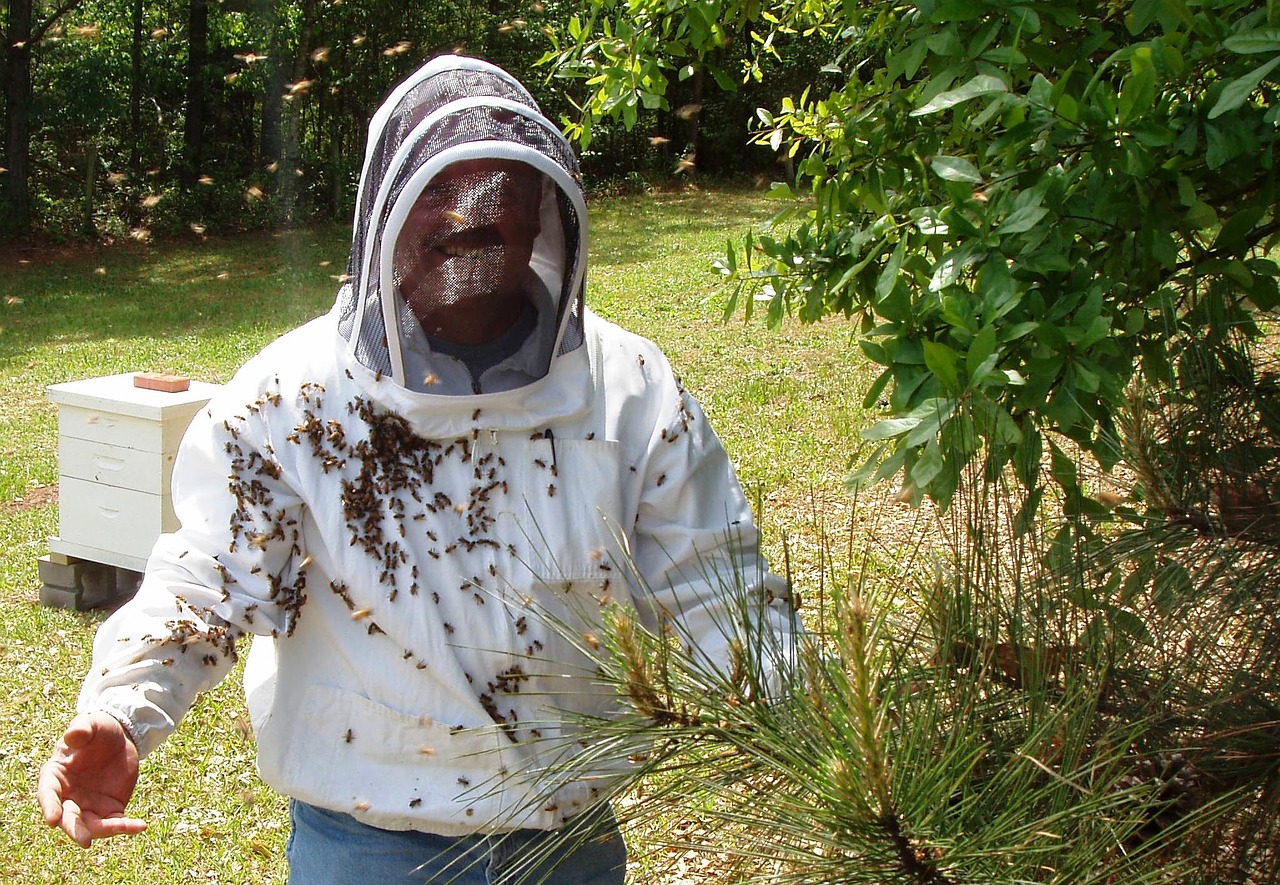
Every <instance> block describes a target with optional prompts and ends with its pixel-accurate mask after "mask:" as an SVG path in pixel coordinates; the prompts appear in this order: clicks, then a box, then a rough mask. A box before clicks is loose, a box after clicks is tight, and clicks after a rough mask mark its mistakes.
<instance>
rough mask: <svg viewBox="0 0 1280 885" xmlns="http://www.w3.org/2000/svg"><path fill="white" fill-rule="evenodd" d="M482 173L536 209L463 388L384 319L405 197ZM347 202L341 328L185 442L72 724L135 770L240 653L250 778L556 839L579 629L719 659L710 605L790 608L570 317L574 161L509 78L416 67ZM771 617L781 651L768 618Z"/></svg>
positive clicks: (723, 494)
mask: <svg viewBox="0 0 1280 885" xmlns="http://www.w3.org/2000/svg"><path fill="white" fill-rule="evenodd" d="M480 157H497V158H505V159H516V160H519V161H520V162H523V163H526V164H528V165H529V166H532V167H534V168H535V169H537V170H538V172H540V173H541V174H542V176H543V181H544V186H543V189H542V195H543V199H542V209H541V211H542V213H543V219H542V223H541V225H540V233H539V242H538V244H537V245H536V247H535V249H534V254H533V256H532V258H531V259H530V268H529V272H530V273H531V274H533V275H535V276H536V277H537V280H538V282H540V284H541V285H540V286H539V285H537V284H534V285H533V288H534V289H536V290H537V291H538V293H539V294H538V296H537V297H536V298H534V300H535V301H537V305H536V310H537V314H538V316H537V321H536V323H535V327H534V331H533V332H531V333H530V336H529V341H527V342H526V347H524V348H522V349H521V351H520V352H518V353H516V354H514V355H513V356H511V357H510V359H508V360H506V361H505V363H504V364H503V365H500V366H496V367H494V368H492V369H490V370H489V372H490V373H493V378H494V379H497V380H495V381H493V382H492V384H490V380H489V379H488V373H486V379H483V380H482V383H481V384H480V387H481V392H480V393H474V392H473V391H474V389H475V386H476V383H475V382H476V379H471V378H469V377H467V373H466V370H465V367H462V366H461V365H460V364H455V363H454V362H451V360H452V358H451V357H448V356H446V355H444V354H440V353H436V352H434V351H433V350H432V348H431V347H430V345H429V343H424V341H423V339H422V337H421V329H419V328H417V326H416V324H415V323H414V322H413V321H412V314H409V316H405V313H406V311H405V310H404V309H403V302H402V300H401V299H400V298H399V297H398V296H397V294H396V285H397V280H396V275H395V270H394V267H393V261H392V260H391V255H392V252H393V246H394V242H395V240H396V238H397V237H398V236H399V234H400V229H399V227H398V226H399V225H400V224H401V223H402V222H403V221H404V219H405V218H406V216H407V215H408V209H409V207H410V206H411V205H412V204H413V202H414V200H415V199H416V198H417V195H418V194H419V193H420V192H421V191H422V189H423V187H424V186H425V185H426V184H427V183H428V182H430V181H431V180H432V178H433V177H434V176H435V175H437V174H438V173H439V170H441V169H443V168H445V167H446V166H448V165H449V164H450V163H453V162H456V161H458V160H461V159H474V158H480ZM358 206H359V208H358V211H357V221H356V224H355V232H354V237H353V245H352V254H351V264H350V281H349V282H348V283H347V284H345V285H344V286H343V287H342V289H341V291H340V292H339V295H338V299H337V303H336V304H335V307H334V309H333V310H332V311H331V312H330V313H329V314H328V315H326V316H324V317H321V318H319V319H317V320H314V321H312V322H311V323H308V324H307V325H305V326H303V327H301V328H299V329H297V330H294V331H293V332H291V333H289V334H287V335H285V336H283V337H282V338H280V339H279V340H277V341H275V342H274V343H272V344H271V345H269V346H268V347H267V348H266V349H264V350H263V351H262V352H261V353H260V354H258V355H257V356H256V357H254V358H253V359H252V360H250V361H249V362H248V363H247V364H246V365H245V366H244V367H243V368H242V369H241V370H240V371H239V372H238V373H237V374H236V376H235V377H234V378H233V379H232V380H231V382H230V383H228V384H227V385H226V387H225V388H224V389H223V390H222V392H221V393H220V394H219V395H218V396H217V397H216V399H215V400H214V401H212V402H211V403H210V404H209V406H208V408H207V409H205V410H203V411H202V412H201V413H200V414H199V416H198V417H197V418H196V420H195V421H194V422H193V424H192V426H191V427H190V429H189V430H188V432H187V435H186V437H185V438H184V441H183V444H182V447H181V450H180V452H179V456H178V460H177V464H176V466H175V469H174V475H173V484H172V487H173V497H174V503H175V508H176V511H177V513H178V516H179V517H180V519H181V522H182V528H181V529H180V530H179V531H178V532H176V533H174V534H172V535H166V536H163V537H162V538H161V539H160V540H159V542H158V543H157V545H156V547H155V550H154V552H153V554H152V557H151V560H150V562H149V563H148V567H147V574H146V577H145V579H144V581H143V584H142V587H141V588H140V590H139V592H138V594H137V595H136V597H135V598H134V599H133V600H131V601H130V602H129V603H128V604H126V605H125V606H124V607H123V608H121V609H120V610H119V611H118V612H116V613H115V614H114V615H112V617H111V618H110V619H109V620H108V621H106V622H105V623H104V624H103V626H102V627H101V628H100V630H99V632H98V635H97V638H96V640H95V645H94V659H93V664H92V667H91V669H90V672H89V674H88V676H87V678H86V681H85V684H84V687H83V690H82V693H81V697H80V703H79V706H80V709H81V710H82V711H88V710H105V711H107V712H109V713H111V714H112V715H114V716H116V717H117V718H119V719H120V720H121V721H122V722H124V723H125V724H126V727H127V728H128V729H129V730H130V733H131V736H132V737H133V738H134V740H135V742H136V743H137V744H138V746H139V749H140V751H141V752H142V753H143V754H144V755H145V754H146V753H148V752H150V751H151V750H152V749H154V748H155V747H156V746H157V745H158V744H159V743H160V742H161V741H162V740H163V739H164V738H165V737H166V736H167V735H168V734H170V733H171V732H172V731H173V729H174V727H175V726H176V724H177V722H178V721H179V719H181V717H182V716H183V714H184V713H185V712H186V710H188V709H189V707H190V706H191V704H192V703H194V702H195V700H196V697H197V695H198V694H199V693H200V692H201V691H204V690H206V689H208V688H210V687H211V686H212V685H214V684H215V683H216V682H217V681H218V680H219V679H221V678H222V677H223V676H225V675H226V674H227V672H228V671H229V670H230V669H231V666H232V664H233V662H234V660H235V654H236V647H237V641H238V640H240V639H241V638H242V637H243V636H245V635H246V634H252V635H253V637H254V638H253V641H252V651H251V653H250V659H249V661H248V664H247V666H246V673H245V682H246V690H247V696H248V701H249V707H250V714H251V718H252V720H253V723H254V728H255V732H256V736H257V742H258V753H259V769H260V772H261V774H262V777H263V779H264V780H265V781H266V782H267V783H268V784H270V785H271V786H272V787H274V788H275V789H277V790H279V791H280V792H281V793H283V794H285V795H288V796H291V797H294V798H297V799H299V800H302V801H305V802H308V803H312V804H315V805H319V806H322V807H325V808H329V809H332V810H336V811H340V812H345V813H348V814H351V815H353V816H355V817H356V818H357V819H359V820H362V821H364V822H366V823H369V824H372V825H375V826H379V827H383V828H386V829H417V830H423V831H427V832H434V833H440V834H444V835H460V834H465V833H472V832H479V831H501V830H507V829H514V828H517V827H533V828H540V829H550V828H554V827H557V826H559V825H560V824H561V823H563V822H564V820H566V819H567V818H568V817H570V816H572V815H574V814H575V813H578V812H579V811H581V810H582V809H583V808H585V807H586V806H587V805H589V804H590V803H591V802H592V801H593V800H594V798H595V797H596V796H597V795H598V793H599V792H600V791H601V790H602V789H603V785H602V784H601V783H599V782H591V781H574V780H571V779H567V778H565V777H562V776H560V775H558V774H556V773H555V771H554V769H555V767H556V765H557V763H559V762H563V760H564V758H565V757H566V754H571V753H576V752H579V751H580V750H581V748H582V747H584V746H587V745H588V742H589V741H588V738H589V735H585V734H582V733H580V732H579V730H578V729H579V726H578V724H577V720H576V718H575V713H588V714H608V713H609V712H610V711H611V710H614V709H617V707H618V704H619V703H620V701H619V699H618V698H617V697H616V695H614V694H612V693H610V692H609V691H607V690H606V689H604V688H602V687H601V686H599V685H598V684H596V683H595V682H594V680H593V676H594V673H595V666H594V664H593V661H592V658H591V646H592V644H593V643H591V642H590V641H589V640H588V639H586V638H581V636H582V634H585V633H588V632H589V631H590V630H591V625H592V624H594V623H596V622H598V620H599V618H600V613H601V611H602V610H603V609H605V608H607V607H612V606H623V607H625V608H634V611H635V614H636V616H637V617H638V618H640V619H641V621H642V622H644V623H646V624H648V625H650V626H654V625H655V624H656V623H657V620H658V618H659V616H660V614H661V616H667V615H670V616H674V617H675V618H677V619H678V620H679V621H680V622H681V629H682V630H683V631H685V632H686V634H687V635H689V636H691V637H693V638H694V639H695V641H696V643H697V645H698V647H699V648H700V650H701V652H702V653H704V654H706V655H707V656H708V657H710V658H711V659H718V660H724V659H726V658H727V655H728V651H727V644H728V642H727V639H726V637H725V633H724V625H725V624H727V623H729V622H730V621H732V620H733V619H734V617H735V614H734V612H735V603H734V602H733V601H732V600H731V599H730V598H729V596H728V594H727V593H726V591H725V586H726V585H727V584H733V583H735V580H745V582H746V583H747V584H748V585H749V586H754V587H755V588H756V589H757V590H758V591H759V593H760V595H761V597H762V598H765V597H767V598H771V599H772V598H773V597H775V596H776V597H777V599H778V600H783V599H785V596H786V593H785V587H784V586H783V584H782V582H781V581H780V580H779V579H778V578H777V577H775V576H773V575H771V574H770V573H769V572H768V568H767V565H766V563H765V562H764V561H763V560H762V559H761V558H760V556H759V554H758V552H757V536H756V530H755V528H754V525H753V523H752V519H751V514H750V510H749V507H748V506H747V503H746V501H745V499H744V496H743V494H742V491H741V489H740V487H739V484H738V482H737V480H736V478H735V476H734V471H733V468H732V465H731V464H730V462H729V460H728V458H727V456H726V454H725V452H724V450H723V448H722V447H721V445H720V442H719V441H718V439H717V438H716V436H715V434H714V433H713V431H712V430H711V428H710V427H709V426H708V424H707V422H706V420H705V418H704V416H703V413H702V411H701V410H700V408H699V407H698V404H697V403H696V402H695V401H694V399H693V398H692V397H691V396H690V395H689V393H688V392H687V391H685V390H684V389H683V388H682V387H681V385H680V383H679V382H678V380H677V379H676V377H675V375H674V374H673V372H672V369H671V367H670V366H669V364H668V363H667V361H666V359H665V358H664V357H663V355H662V354H661V353H660V352H659V351H658V349H657V348H656V347H655V346H654V345H653V344H652V343H650V342H649V341H646V340H644V339H642V338H640V337H638V336H635V335H632V334H630V333H628V332H625V331H623V330H622V329H620V328H618V327H617V326H614V325H612V324H610V323H608V322H605V321H603V320H602V319H600V318H599V317H597V316H595V315H594V314H592V313H591V312H590V311H589V310H587V309H586V308H585V307H584V305H583V301H582V294H583V270H584V267H583V265H584V258H585V247H586V233H587V225H586V215H585V209H584V203H583V198H582V193H581V189H580V187H579V184H578V173H577V167H576V164H575V161H574V159H573V156H572V153H571V152H570V150H569V148H568V146H567V145H566V144H565V143H564V141H563V139H562V138H561V137H560V136H559V134H558V133H557V132H556V130H555V129H554V128H553V127H552V126H551V124H550V123H549V122H548V121H546V120H545V119H544V118H543V117H542V116H541V115H540V114H539V113H538V111H537V108H536V105H534V103H533V101H532V99H531V98H529V96H528V94H527V93H526V92H525V91H524V90H523V88H522V87H521V86H520V85H519V84H518V83H516V82H515V81H514V80H512V79H511V78H510V77H509V76H508V75H507V74H505V73H504V72H502V71H500V70H499V69H497V68H494V67H492V66H490V65H487V64H485V63H483V62H479V61H476V60H472V59H464V58H458V57H447V58H441V59H436V60H434V61H432V62H430V63H429V64H427V65H426V66H425V67H424V68H423V69H421V70H420V71H419V72H418V73H417V74H416V75H415V76H414V77H412V78H411V79H410V80H409V81H407V82H406V83H405V84H404V85H402V86H401V87H399V88H398V89H397V90H396V91H395V92H394V93H393V94H392V95H391V96H390V97H389V98H388V100H387V102H386V103H385V105H384V106H383V107H382V108H380V109H379V111H378V112H377V114H376V115H375V117H374V119H373V122H372V124H371V127H370V138H369V147H368V156H367V158H366V162H365V170H364V175H363V178H362V182H361V189H360V196H359V204H358ZM532 297H533V296H531V298H532ZM548 329H550V330H551V331H548ZM388 330H391V331H390V332H388ZM429 376H432V377H431V382H432V383H423V382H424V381H425V379H426V378H428V377H429ZM450 379H453V380H450ZM455 382H456V383H455ZM490 387H491V388H492V389H491V390H490ZM632 563H633V564H634V573H633V572H632V568H631V565H630V564H632ZM636 576H639V577H638V578H637V577H636ZM734 576H737V578H736V579H735V577H734ZM762 612H763V613H764V614H763V615H762V617H764V618H765V619H766V620H767V621H768V622H769V624H768V626H769V628H770V629H774V630H777V631H779V632H780V633H783V634H785V633H788V632H790V631H791V630H792V629H794V618H793V615H792V613H791V612H790V611H789V609H787V608H785V605H784V603H783V602H781V601H778V602H774V603H772V604H771V605H770V606H768V607H762ZM555 624H559V625H560V628H559V629H556V628H555V627H554V626H553V625H555ZM579 631H581V632H579Z"/></svg>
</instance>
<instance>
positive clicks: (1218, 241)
mask: <svg viewBox="0 0 1280 885" xmlns="http://www.w3.org/2000/svg"><path fill="white" fill-rule="evenodd" d="M1265 214H1266V209H1265V208H1264V207H1262V206H1250V207H1249V208H1247V209H1243V210H1241V211H1240V212H1237V213H1236V214H1235V215H1232V216H1231V217H1230V218H1228V219H1227V220H1226V221H1225V222H1223V225H1222V229H1221V230H1219V231H1218V236H1216V237H1215V238H1214V240H1213V248H1214V249H1215V250H1216V251H1219V252H1222V251H1227V252H1241V251H1243V250H1244V249H1245V247H1246V246H1248V245H1249V242H1248V240H1247V238H1246V237H1247V235H1248V234H1249V233H1250V232H1251V231H1252V230H1253V228H1254V227H1255V226H1256V225H1257V223H1258V222H1259V221H1261V220H1262V217H1263V215H1265Z"/></svg>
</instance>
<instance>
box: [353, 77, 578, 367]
mask: <svg viewBox="0 0 1280 885" xmlns="http://www.w3.org/2000/svg"><path fill="white" fill-rule="evenodd" d="M415 77H416V78H417V80H416V82H414V81H413V80H412V79H411V81H409V83H408V85H406V86H405V87H402V88H401V89H399V90H397V92H396V93H393V95H392V97H391V99H389V103H388V104H387V105H384V107H383V108H382V109H380V111H379V113H378V114H376V115H375V117H374V123H373V124H372V127H371V130H372V129H373V128H374V127H376V128H377V131H371V132H370V137H369V142H368V144H369V147H368V154H367V156H366V160H365V171H364V175H363V177H362V180H361V185H360V194H359V197H358V201H357V207H356V215H355V223H354V226H353V237H352V248H351V255H350V260H349V263H348V282H347V283H345V284H344V285H343V287H342V289H341V290H340V291H339V294H338V328H339V332H340V334H341V335H342V337H343V338H344V339H346V340H347V341H348V342H349V343H350V344H351V345H352V351H353V353H354V354H355V357H356V359H357V360H359V361H360V362H361V363H362V364H363V365H365V366H367V367H368V368H370V369H371V370H374V371H378V372H382V373H384V374H394V370H393V369H394V367H393V365H392V364H393V359H392V356H391V353H390V350H389V347H388V337H387V336H388V334H389V333H390V334H392V335H397V336H401V337H402V338H403V336H407V335H409V334H411V333H412V332H413V330H414V328H415V327H416V326H417V325H418V323H417V319H416V317H415V314H414V312H413V311H412V310H411V308H410V303H409V301H408V300H407V299H408V298H409V297H410V296H411V295H413V294H414V293H415V292H416V295H417V297H419V298H422V299H427V300H432V299H434V301H435V302H437V303H439V304H448V303H451V302H454V301H456V300H457V299H458V298H460V297H461V294H460V293H464V292H467V291H472V290H476V289H485V290H488V289H494V288H499V289H500V288H502V287H503V286H508V287H509V286H510V285H512V284H514V283H515V282H517V281H519V282H522V284H524V285H531V286H536V287H538V288H540V289H543V290H545V294H546V296H549V298H544V299H543V300H544V301H546V302H547V304H546V305H545V306H542V307H540V309H542V310H550V311H553V312H554V317H553V318H552V319H551V320H550V321H549V322H548V321H547V318H544V319H543V322H542V327H543V328H550V329H551V330H552V333H553V334H552V335H551V336H550V337H548V338H547V340H546V342H545V346H542V345H539V348H538V352H537V354H536V356H537V360H536V363H537V364H536V365H534V366H532V368H531V372H530V374H531V378H532V379H536V378H537V377H541V376H542V375H545V374H546V372H547V371H548V370H549V368H550V363H551V360H552V359H554V357H555V356H556V355H557V354H563V353H567V352H569V351H571V350H573V349H575V348H576V347H578V346H580V345H581V344H582V341H583V334H582V315H583V306H582V297H583V294H582V284H581V274H580V273H579V262H580V261H581V260H582V230H581V224H580V220H579V217H578V210H577V209H576V208H575V205H577V206H580V205H581V197H580V193H579V194H576V195H575V196H576V197H577V199H576V200H575V199H572V198H571V197H570V196H569V194H567V193H565V191H564V190H563V188H562V187H561V186H560V185H559V184H557V180H558V181H566V180H567V181H568V182H572V183H573V184H574V185H575V186H576V185H577V184H578V183H579V182H580V180H581V176H580V174H579V171H578V166H577V161H576V159H575V158H574V156H573V153H572V151H571V149H570V148H569V146H568V144H567V143H566V142H565V140H564V139H563V138H562V137H561V136H560V134H559V132H558V131H557V130H556V129H555V128H554V126H552V125H551V124H550V123H549V122H548V121H546V120H545V118H543V117H542V116H541V114H540V112H539V111H538V108H537V105H536V103H535V102H534V101H533V99H532V98H531V97H530V96H529V94H528V92H527V91H526V90H525V89H524V88H523V87H522V86H520V85H519V84H518V83H516V82H515V81H514V80H512V79H511V78H510V77H509V76H508V75H506V74H505V73H504V72H502V71H501V70H500V69H498V68H494V67H492V66H489V65H486V64H485V63H483V62H476V61H475V60H472V59H463V58H447V59H437V60H435V61H433V62H431V63H429V64H428V65H427V66H426V67H424V68H423V69H422V70H421V71H420V72H419V73H418V74H417V75H415ZM490 100H492V101H490ZM526 108H527V109H528V110H525V109H526ZM504 145H508V146H509V145H515V146H519V149H520V151H523V152H524V153H522V154H521V156H527V155H528V152H529V151H530V150H532V151H536V152H537V155H538V160H539V165H540V166H543V167H549V168H554V167H558V169H559V170H563V172H564V173H565V174H564V175H556V176H554V177H553V176H550V175H548V174H546V172H547V168H544V169H541V170H538V171H536V172H535V171H533V170H532V169H531V168H524V169H523V171H525V172H527V173H528V174H527V175H519V174H517V175H498V176H493V175H490V176H488V177H485V176H476V175H461V176H454V177H453V178H452V179H451V180H450V181H448V182H447V183H433V182H427V183H426V186H425V187H423V184H422V176H421V175H419V176H417V178H416V179H415V173H417V172H418V171H419V170H421V169H422V168H423V167H424V166H426V165H427V164H429V163H431V162H432V161H433V159H436V158H439V157H441V155H443V154H445V152H449V153H448V156H449V157H450V158H455V159H456V158H462V159H465V160H479V159H483V158H486V157H492V156H495V155H500V154H503V150H501V148H502V146H504ZM495 146H497V147H495ZM507 153H510V151H507ZM437 162H438V161H437ZM517 171H520V170H517ZM530 175H532V176H533V177H534V179H535V180H536V182H537V186H535V187H534V189H533V190H532V192H530V190H529V187H530V185H529V176H530ZM441 179H443V176H436V180H435V181H436V182H438V181H439V180H441ZM408 187H413V188H414V190H415V191H417V192H415V193H408V192H406V188H408ZM539 187H540V190H539ZM522 188H523V190H522ZM530 193H532V194H534V196H533V197H532V200H533V203H532V205H530V202H529V201H530V196H529V195H530ZM539 193H540V199H539V198H538V196H537V195H538V194H539ZM402 197H403V198H405V199H411V200H414V201H417V203H419V204H429V203H430V201H431V200H432V199H439V200H441V203H440V206H439V207H437V209H436V211H435V212H434V214H433V215H432V216H431V217H434V218H436V219H440V218H444V219H448V221H447V223H445V224H444V225H443V228H444V229H443V230H439V229H437V230H435V231H434V234H436V235H440V236H445V235H452V236H454V237H455V239H454V241H452V245H451V246H450V247H449V248H450V252H449V254H450V255H451V256H452V257H451V258H449V260H448V261H447V262H446V263H445V266H444V267H443V268H442V269H441V272H439V273H437V274H434V275H433V276H432V277H431V278H430V279H429V283H428V284H427V285H417V288H416V289H415V290H414V292H409V291H405V292H404V295H405V298H401V297H400V296H399V295H398V294H397V292H394V291H392V292H384V291H382V289H383V284H382V281H381V277H380V272H379V261H378V256H379V255H381V254H382V252H383V244H384V241H385V240H388V239H390V241H391V242H392V243H394V242H395V240H396V238H397V237H400V236H401V230H400V224H399V223H395V225H394V227H395V229H392V221H391V219H392V216H393V209H394V207H396V205H397V203H398V202H400V201H401V198H402ZM522 200H523V203H522V202H521V201H522ZM446 204H447V205H446ZM512 205H524V206H526V207H528V208H527V211H528V212H532V213H536V215H537V219H536V223H537V226H538V228H539V229H540V230H539V233H538V235H537V238H536V240H534V243H533V250H532V254H530V255H528V256H524V255H521V254H518V250H515V251H514V253H513V250H511V249H509V248H505V246H504V243H503V242H501V241H500V240H499V239H498V238H497V237H496V236H494V233H493V231H494V229H495V226H500V224H501V215H502V212H503V211H504V210H505V211H508V212H509V211H510V207H511V206H512ZM414 208H415V211H420V210H419V206H418V205H417V204H415V207H414ZM401 214H403V213H401ZM419 223H420V222H418V221H417V220H415V217H414V216H412V215H411V216H410V218H409V220H408V221H406V223H405V231H404V233H405V236H417V235H418V234H417V231H416V230H411V229H410V228H409V225H410V224H419ZM450 226H452V230H450V229H449V228H450ZM437 227H438V228H439V227H440V225H437ZM464 228H470V232H467V231H466V230H464ZM459 243H460V244H461V245H459ZM430 245H431V244H430V243H427V244H426V245H425V246H424V248H429V247H430ZM408 276H409V273H408V270H407V269H406V268H403V267H401V266H400V262H399V261H398V262H397V268H396V272H395V274H394V283H395V285H396V287H397V288H402V289H403V288H404V287H405V282H406V278H407V277H408ZM384 299H385V300H387V303H388V304H394V309H393V310H391V311H388V313H390V315H391V316H393V317H395V318H396V327H395V328H393V329H391V330H388V329H387V328H386V326H385V323H384V319H383V317H384V314H383V309H382V305H383V301H384ZM419 303H420V304H421V303H423V302H419ZM420 312H421V310H420V311H419V313H420ZM561 329H563V332H562V333H561V334H560V335H559V346H558V347H555V346H554V344H555V340H556V335H555V334H554V333H555V332H556V331H558V330H561ZM353 339H354V340H353ZM397 380H399V381H402V382H403V381H404V379H397Z"/></svg>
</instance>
